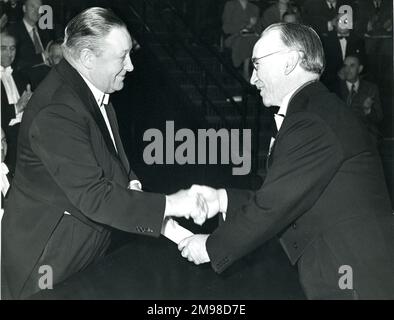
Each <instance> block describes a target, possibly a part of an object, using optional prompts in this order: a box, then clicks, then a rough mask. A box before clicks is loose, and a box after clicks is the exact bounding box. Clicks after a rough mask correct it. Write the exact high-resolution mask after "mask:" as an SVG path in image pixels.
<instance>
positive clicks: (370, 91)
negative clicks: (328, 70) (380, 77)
mask: <svg viewBox="0 0 394 320" xmlns="http://www.w3.org/2000/svg"><path fill="white" fill-rule="evenodd" d="M363 68H364V65H363V63H362V60H361V59H360V57H359V56H358V55H348V56H347V57H346V59H345V61H344V66H343V72H342V74H343V80H341V81H340V82H339V85H338V89H337V93H338V96H339V97H340V98H341V99H342V100H343V101H344V102H346V105H347V106H348V107H349V108H351V109H352V111H353V112H354V114H355V115H356V116H357V117H359V118H360V119H361V120H362V121H363V123H364V124H365V125H366V127H367V128H368V131H369V133H370V134H371V137H372V138H373V140H374V141H375V143H377V142H378V141H379V139H380V138H381V132H380V130H379V124H380V123H381V121H382V120H383V113H382V107H381V104H380V96H379V89H378V87H377V86H376V84H374V83H371V82H369V81H367V80H364V79H362V78H361V77H360V75H361V73H362V71H363Z"/></svg>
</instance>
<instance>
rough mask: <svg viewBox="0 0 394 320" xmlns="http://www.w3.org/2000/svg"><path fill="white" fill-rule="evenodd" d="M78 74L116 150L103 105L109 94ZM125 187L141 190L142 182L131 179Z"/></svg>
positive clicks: (106, 102)
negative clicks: (89, 93) (93, 99)
mask: <svg viewBox="0 0 394 320" xmlns="http://www.w3.org/2000/svg"><path fill="white" fill-rule="evenodd" d="M79 74H80V75H81V77H82V79H83V80H84V81H85V82H86V84H87V85H88V87H89V89H90V91H91V92H92V93H93V96H94V98H95V100H96V102H97V106H98V107H99V109H100V112H101V114H102V115H103V118H104V121H105V124H106V125H107V129H108V131H109V134H110V136H111V139H112V143H113V144H114V147H115V150H116V152H118V148H117V147H116V143H115V138H114V134H113V132H112V127H111V124H110V123H109V119H108V115H107V110H105V105H107V104H108V101H109V94H108V93H104V92H102V91H101V90H99V89H97V88H96V87H95V86H94V84H93V83H91V82H90V81H89V80H88V79H86V78H85V77H84V76H83V75H82V74H81V73H79ZM127 188H128V189H130V190H135V191H142V184H141V182H140V181H139V180H131V181H130V182H129V184H128V186H127Z"/></svg>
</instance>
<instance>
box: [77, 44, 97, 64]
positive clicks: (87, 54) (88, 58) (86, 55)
mask: <svg viewBox="0 0 394 320" xmlns="http://www.w3.org/2000/svg"><path fill="white" fill-rule="evenodd" d="M94 59H95V55H94V54H93V52H92V50H90V49H87V48H85V49H82V51H81V54H80V60H81V63H82V65H83V66H84V67H85V68H86V69H92V68H93V63H94Z"/></svg>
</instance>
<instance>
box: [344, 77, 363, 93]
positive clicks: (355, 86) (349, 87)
mask: <svg viewBox="0 0 394 320" xmlns="http://www.w3.org/2000/svg"><path fill="white" fill-rule="evenodd" d="M353 85H354V91H355V92H358V88H359V87H360V80H357V81H356V82H355V83H351V82H349V81H346V86H347V89H348V90H349V92H350V91H351V90H352V86H353Z"/></svg>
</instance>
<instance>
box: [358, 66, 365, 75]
mask: <svg viewBox="0 0 394 320" xmlns="http://www.w3.org/2000/svg"><path fill="white" fill-rule="evenodd" d="M363 70H364V66H363V65H362V64H360V65H359V67H358V74H360V73H361V72H363Z"/></svg>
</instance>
